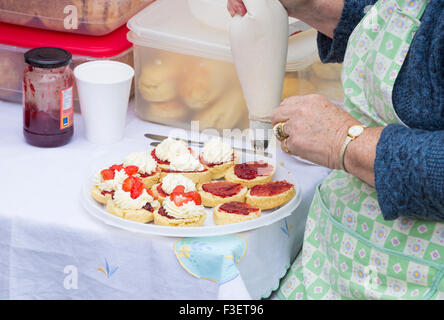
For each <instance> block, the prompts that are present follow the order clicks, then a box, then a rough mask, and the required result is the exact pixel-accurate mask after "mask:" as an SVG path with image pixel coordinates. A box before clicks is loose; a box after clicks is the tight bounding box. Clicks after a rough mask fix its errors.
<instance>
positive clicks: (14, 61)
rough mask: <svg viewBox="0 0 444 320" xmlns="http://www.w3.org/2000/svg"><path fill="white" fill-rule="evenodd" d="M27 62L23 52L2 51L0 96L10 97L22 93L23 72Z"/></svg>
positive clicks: (0, 52) (0, 54)
mask: <svg viewBox="0 0 444 320" xmlns="http://www.w3.org/2000/svg"><path fill="white" fill-rule="evenodd" d="M24 69H25V63H24V59H23V54H19V53H15V52H8V51H0V74H1V77H0V97H1V98H5V99H8V98H10V97H13V96H16V95H20V96H21V93H20V91H21V90H20V87H21V85H22V73H21V72H17V71H18V70H24Z"/></svg>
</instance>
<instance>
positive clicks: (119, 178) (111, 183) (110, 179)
mask: <svg viewBox="0 0 444 320" xmlns="http://www.w3.org/2000/svg"><path fill="white" fill-rule="evenodd" d="M126 178H128V174H127V173H126V171H125V169H124V168H123V166H121V165H112V166H111V167H109V168H106V169H103V170H101V171H100V172H97V173H96V174H95V176H94V185H93V187H92V189H91V196H92V197H93V198H94V200H96V201H97V202H99V203H101V204H106V203H107V202H108V200H110V199H112V198H113V196H114V192H115V190H116V189H117V186H118V185H119V184H121V183H122V182H123V181H124V180H125V179H126Z"/></svg>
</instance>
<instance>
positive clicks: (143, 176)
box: [139, 172, 156, 178]
mask: <svg viewBox="0 0 444 320" xmlns="http://www.w3.org/2000/svg"><path fill="white" fill-rule="evenodd" d="M155 174H156V172H151V173H146V172H145V173H139V176H140V177H141V178H148V177H151V176H153V175H155Z"/></svg>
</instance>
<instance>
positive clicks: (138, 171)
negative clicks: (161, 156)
mask: <svg viewBox="0 0 444 320" xmlns="http://www.w3.org/2000/svg"><path fill="white" fill-rule="evenodd" d="M123 165H124V166H125V167H126V168H127V171H128V168H131V169H132V170H134V171H135V173H134V175H135V176H137V177H139V178H141V179H142V181H143V185H144V186H145V188H147V189H149V188H151V187H152V186H153V185H155V184H156V183H158V182H159V179H160V168H158V166H157V162H156V160H154V159H153V157H152V156H151V155H149V154H148V153H146V152H133V153H130V154H129V155H127V156H126V157H125V159H123ZM130 173H131V172H130Z"/></svg>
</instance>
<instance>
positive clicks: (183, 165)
mask: <svg viewBox="0 0 444 320" xmlns="http://www.w3.org/2000/svg"><path fill="white" fill-rule="evenodd" d="M170 173H180V174H181V175H183V176H184V177H186V178H188V179H190V180H191V181H193V182H194V183H195V184H201V183H205V182H208V181H210V180H211V173H210V171H209V170H208V169H206V168H205V167H204V166H203V165H202V163H200V161H199V160H198V159H196V158H195V157H194V156H193V155H192V154H191V153H190V152H188V153H183V154H181V155H179V156H177V157H175V158H173V159H171V161H170V167H169V168H168V169H162V172H161V173H160V178H161V179H163V178H164V177H165V176H166V175H168V174H170Z"/></svg>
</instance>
